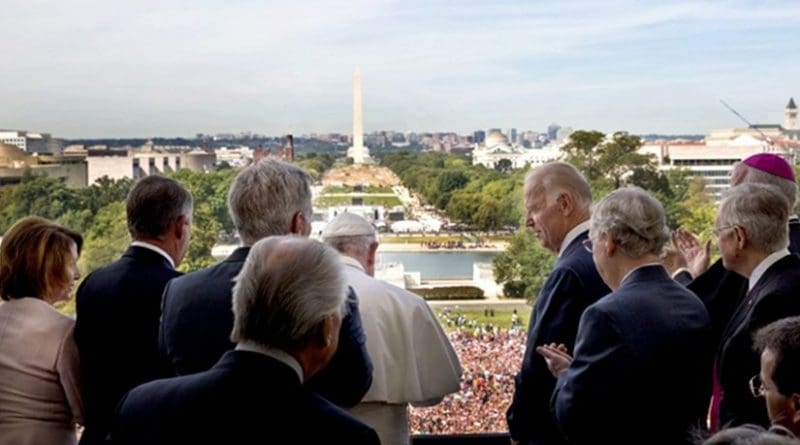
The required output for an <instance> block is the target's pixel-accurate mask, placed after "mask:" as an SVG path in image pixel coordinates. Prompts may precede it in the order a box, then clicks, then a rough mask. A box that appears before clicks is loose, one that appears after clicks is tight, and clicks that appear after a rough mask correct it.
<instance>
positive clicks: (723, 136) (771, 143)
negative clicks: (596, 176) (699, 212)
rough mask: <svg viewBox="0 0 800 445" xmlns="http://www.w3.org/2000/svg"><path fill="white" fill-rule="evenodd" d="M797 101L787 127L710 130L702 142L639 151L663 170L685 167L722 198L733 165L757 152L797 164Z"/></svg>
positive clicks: (667, 144) (786, 119) (787, 117)
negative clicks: (652, 156)
mask: <svg viewBox="0 0 800 445" xmlns="http://www.w3.org/2000/svg"><path fill="white" fill-rule="evenodd" d="M796 117H797V106H796V105H795V103H794V99H789V103H788V104H787V105H786V108H785V109H784V124H783V126H781V125H780V124H756V125H751V126H749V127H746V128H722V129H714V130H711V131H710V132H709V134H708V136H706V138H705V140H703V141H700V142H681V141H672V142H658V141H654V142H650V143H647V144H646V145H644V146H643V147H642V148H641V150H640V152H642V153H649V154H653V155H654V156H655V157H656V159H657V160H658V165H659V168H660V169H661V170H669V169H671V168H682V169H685V170H687V171H688V172H689V173H690V174H691V175H692V176H701V177H703V179H704V180H705V183H706V188H707V190H708V191H709V193H710V194H711V195H712V196H713V197H714V198H715V199H719V198H720V196H721V194H722V192H724V191H725V190H726V189H727V188H728V187H729V183H730V175H731V170H732V169H733V166H734V165H735V164H736V163H737V162H740V161H741V160H743V159H745V158H747V157H748V156H750V155H753V154H756V153H764V152H769V153H775V154H777V155H780V156H783V157H784V158H786V159H787V161H789V162H790V163H791V164H793V165H796V164H797V161H798V153H799V152H800V140H798V139H800V130H798V129H796V128H792V127H794V126H796Z"/></svg>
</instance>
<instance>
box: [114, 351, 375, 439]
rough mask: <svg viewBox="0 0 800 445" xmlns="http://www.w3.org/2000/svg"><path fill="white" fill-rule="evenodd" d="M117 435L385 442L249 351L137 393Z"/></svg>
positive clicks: (123, 411) (285, 369) (125, 407)
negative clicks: (199, 371)
mask: <svg viewBox="0 0 800 445" xmlns="http://www.w3.org/2000/svg"><path fill="white" fill-rule="evenodd" d="M111 437H112V443H114V444H130V445H133V444H137V445H138V444H150V445H162V444H163V445H176V444H181V443H186V444H199V443H215V444H251V443H252V444H263V443H287V444H288V443H297V444H324V443H342V444H365V445H373V444H374V445H377V444H379V440H378V436H377V434H376V433H375V431H374V430H372V429H371V428H369V427H368V426H366V425H364V424H362V423H361V422H359V421H358V420H356V419H355V418H353V417H351V416H350V415H349V414H347V413H346V412H344V411H343V410H341V409H340V408H337V407H336V406H334V405H333V404H331V403H330V402H328V401H327V400H325V399H323V398H322V397H320V396H318V395H316V394H315V393H313V392H311V391H310V390H309V389H308V388H306V387H304V386H303V385H301V383H300V379H299V378H298V376H297V374H295V372H294V370H292V369H291V368H290V367H289V366H287V365H286V364H284V363H282V362H280V361H278V360H275V359H273V358H271V357H268V356H266V355H263V354H260V353H257V352H247V351H229V352H227V353H225V355H224V356H223V357H222V359H220V361H219V363H217V364H216V365H215V366H214V367H212V368H211V369H210V370H208V371H205V372H202V373H198V374H192V375H188V376H183V377H174V378H170V379H164V380H157V381H155V382H150V383H147V384H145V385H142V386H139V387H138V388H136V389H134V390H132V391H131V392H129V393H128V394H127V395H126V396H125V398H124V399H123V400H122V402H121V403H120V407H119V412H118V415H117V418H116V422H115V428H114V430H113V432H112V434H111Z"/></svg>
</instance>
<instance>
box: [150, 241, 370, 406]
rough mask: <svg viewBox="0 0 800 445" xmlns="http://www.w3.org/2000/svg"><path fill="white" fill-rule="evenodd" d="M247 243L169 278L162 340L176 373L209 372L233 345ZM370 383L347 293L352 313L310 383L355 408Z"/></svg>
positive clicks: (353, 304) (354, 303) (354, 308)
mask: <svg viewBox="0 0 800 445" xmlns="http://www.w3.org/2000/svg"><path fill="white" fill-rule="evenodd" d="M249 252H250V248H249V247H240V248H238V249H236V250H235V251H234V252H233V253H232V254H231V255H230V256H229V257H228V258H227V259H225V260H224V261H222V262H221V263H219V264H216V265H214V266H211V267H209V268H206V269H203V270H199V271H197V272H193V273H190V274H187V275H185V276H182V277H180V278H179V279H176V280H173V281H171V282H170V283H169V284H168V285H167V288H166V289H165V290H164V298H163V306H162V317H161V330H160V336H159V344H160V348H161V353H162V357H163V359H164V360H165V362H166V366H167V367H168V368H169V369H171V370H172V372H173V375H185V374H191V373H195V372H200V371H205V370H207V369H209V368H211V367H212V366H213V365H214V363H216V362H217V360H219V358H220V357H221V356H222V354H224V353H225V351H228V350H230V349H233V347H234V344H233V343H232V342H231V340H230V335H231V331H232V330H233V308H232V290H233V279H234V278H235V277H236V275H237V274H238V273H239V271H240V270H241V269H242V266H243V265H244V261H245V259H247V254H248V253H249ZM371 383H372V362H371V361H370V359H369V356H368V355H367V348H366V339H365V337H364V330H363V328H362V326H361V316H360V315H359V311H358V300H357V299H356V297H355V294H354V293H353V292H352V290H351V292H350V295H348V314H347V315H346V316H345V317H344V319H343V320H342V328H341V331H340V333H339V348H338V349H337V351H336V354H335V355H334V356H333V359H332V360H331V362H330V363H329V364H328V366H327V367H326V368H325V369H324V370H322V371H321V372H320V373H319V374H317V375H316V376H314V378H313V379H312V380H311V382H309V384H310V385H311V387H312V388H314V389H316V390H317V391H319V393H320V394H321V395H322V396H323V397H325V398H327V399H328V400H330V401H332V402H333V403H336V404H337V405H340V406H344V407H351V406H354V405H355V404H357V403H358V402H359V401H361V397H363V396H364V394H365V393H366V392H367V390H368V389H369V385H370V384H371Z"/></svg>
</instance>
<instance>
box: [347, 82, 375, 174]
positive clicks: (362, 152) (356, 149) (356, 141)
mask: <svg viewBox="0 0 800 445" xmlns="http://www.w3.org/2000/svg"><path fill="white" fill-rule="evenodd" d="M347 157H348V158H353V163H354V164H366V163H369V162H370V161H371V159H370V157H369V149H368V148H367V147H365V146H364V121H363V116H362V113H361V71H359V69H358V68H356V72H355V74H353V146H352V147H350V148H348V149H347Z"/></svg>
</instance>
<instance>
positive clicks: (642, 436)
mask: <svg viewBox="0 0 800 445" xmlns="http://www.w3.org/2000/svg"><path fill="white" fill-rule="evenodd" d="M710 350H711V343H710V320H709V317H708V313H707V312H706V309H705V307H703V303H701V302H700V300H699V299H698V298H697V296H695V295H694V294H692V293H691V292H689V291H688V290H686V288H685V287H683V286H681V285H680V284H678V283H676V282H675V281H674V280H672V279H671V278H670V277H669V275H667V272H666V270H664V268H663V267H662V266H660V265H651V266H644V267H640V268H639V269H636V270H634V271H633V272H632V273H631V274H630V276H628V277H627V278H626V279H625V280H624V281H623V282H622V284H621V285H620V287H619V288H618V289H617V290H615V291H614V292H612V293H611V294H609V295H608V296H606V297H604V298H602V299H601V300H600V301H598V302H597V303H595V304H593V305H592V306H590V307H589V308H587V309H586V312H584V314H583V317H582V318H581V322H580V328H579V329H578V338H577V341H576V344H575V351H574V360H573V362H572V364H571V365H570V367H569V368H568V369H567V371H565V372H564V373H563V374H562V375H561V376H560V377H559V379H558V384H557V385H556V390H555V393H554V396H553V400H554V404H555V413H556V419H557V422H558V425H559V427H560V429H561V431H562V432H563V433H564V434H565V435H566V436H567V437H568V438H569V440H570V443H576V444H584V443H586V444H596V443H613V444H625V443H631V444H634V443H636V444H639V443H650V444H661V443H663V444H670V445H675V444H689V443H693V441H692V440H691V437H690V436H689V434H690V431H691V430H692V428H694V427H696V426H697V425H698V424H699V423H700V422H701V418H702V417H704V416H703V415H704V413H705V410H706V409H707V407H708V405H707V399H706V398H705V397H704V388H705V387H706V386H707V385H708V384H709V380H710V379H709V375H710V372H711V358H710V356H711V354H710V353H709V351H710Z"/></svg>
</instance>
